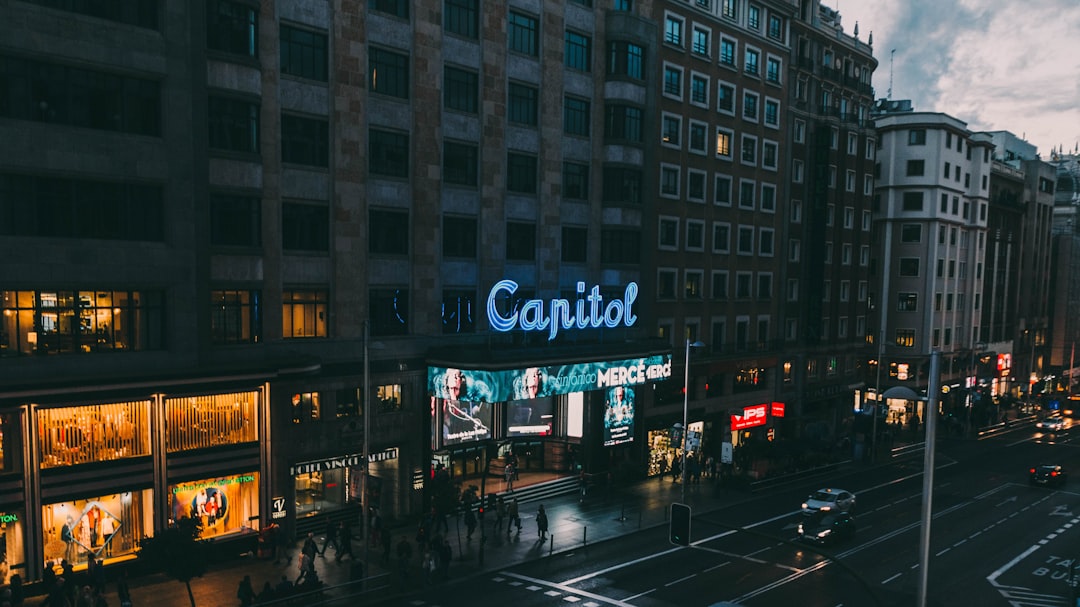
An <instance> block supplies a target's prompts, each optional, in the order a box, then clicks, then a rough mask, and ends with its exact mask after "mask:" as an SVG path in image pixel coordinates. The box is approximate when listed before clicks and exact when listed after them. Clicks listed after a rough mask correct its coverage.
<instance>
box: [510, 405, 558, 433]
mask: <svg viewBox="0 0 1080 607" xmlns="http://www.w3.org/2000/svg"><path fill="white" fill-rule="evenodd" d="M554 409H555V403H554V402H553V401H552V400H551V399H550V398H537V399H533V400H515V401H510V402H509V403H507V404H506V435H507V436H549V435H550V434H551V430H552V424H553V423H554V420H555V411H554Z"/></svg>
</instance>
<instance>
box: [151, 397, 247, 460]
mask: <svg viewBox="0 0 1080 607" xmlns="http://www.w3.org/2000/svg"><path fill="white" fill-rule="evenodd" d="M258 402H259V393H258V392H236V393H231V394H209V395H203V396H189V397H176V398H167V399H165V448H166V449H167V450H168V451H169V452H170V453H172V452H175V451H189V450H192V449H205V448H207V447H217V446H220V445H235V444H239V443H249V442H252V441H256V440H258V439H259V434H258V429H257V428H258V414H257V407H258Z"/></svg>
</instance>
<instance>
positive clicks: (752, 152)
mask: <svg viewBox="0 0 1080 607" xmlns="http://www.w3.org/2000/svg"><path fill="white" fill-rule="evenodd" d="M739 149H740V151H741V153H740V158H741V159H742V163H743V164H757V137H754V136H753V135H743V136H742V145H741V146H740V148H739Z"/></svg>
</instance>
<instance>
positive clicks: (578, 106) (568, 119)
mask: <svg viewBox="0 0 1080 607" xmlns="http://www.w3.org/2000/svg"><path fill="white" fill-rule="evenodd" d="M590 114H591V112H590V111H589V102H588V101H587V100H585V99H578V98H577V97H566V98H565V99H563V132H564V133H566V134H567V135H580V136H582V137H588V136H589V115H590Z"/></svg>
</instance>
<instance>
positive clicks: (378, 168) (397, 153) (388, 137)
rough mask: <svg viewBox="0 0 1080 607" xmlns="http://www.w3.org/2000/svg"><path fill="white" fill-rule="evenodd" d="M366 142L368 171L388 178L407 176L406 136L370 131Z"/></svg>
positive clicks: (407, 142)
mask: <svg viewBox="0 0 1080 607" xmlns="http://www.w3.org/2000/svg"><path fill="white" fill-rule="evenodd" d="M368 140H369V141H368V171H370V172H371V173H372V174H373V175H385V176H388V177H408V176H409V136H408V135H406V134H404V133H395V132H392V131H384V130H382V129H371V130H370V131H369V132H368Z"/></svg>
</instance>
